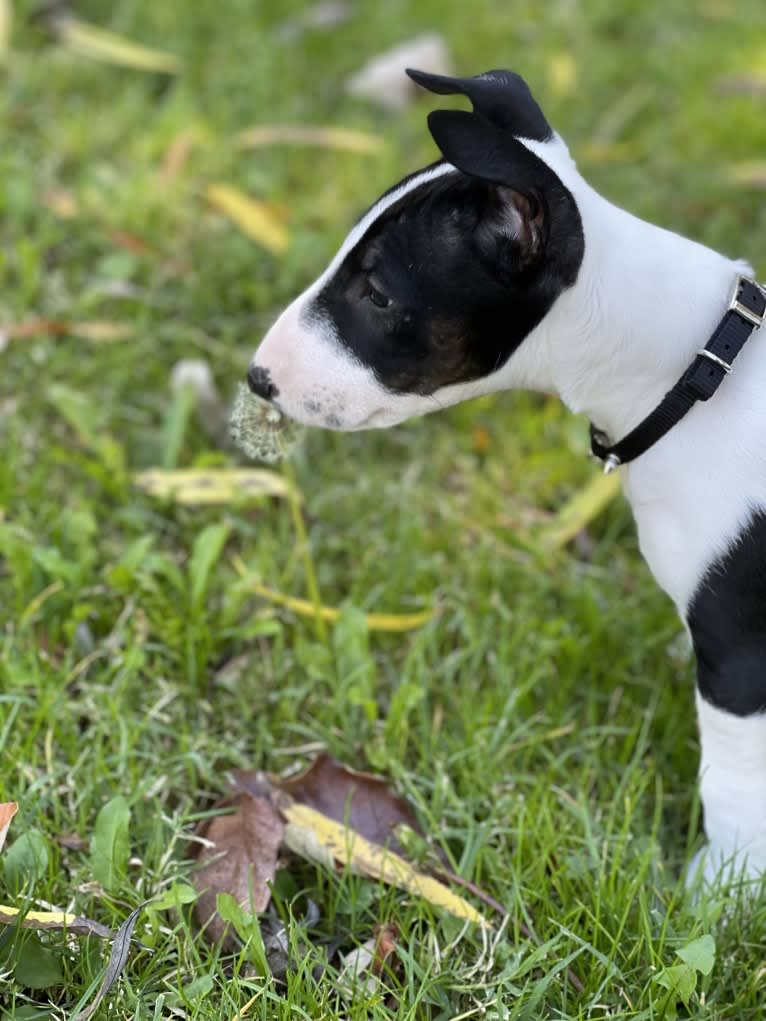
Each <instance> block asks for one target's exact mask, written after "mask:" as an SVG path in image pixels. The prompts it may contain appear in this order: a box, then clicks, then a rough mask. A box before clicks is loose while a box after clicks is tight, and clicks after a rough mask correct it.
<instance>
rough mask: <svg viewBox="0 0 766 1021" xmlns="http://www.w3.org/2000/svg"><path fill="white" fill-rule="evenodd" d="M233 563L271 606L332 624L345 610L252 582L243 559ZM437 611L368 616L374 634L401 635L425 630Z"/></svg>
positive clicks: (246, 583) (254, 590)
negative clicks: (400, 633) (395, 632)
mask: <svg viewBox="0 0 766 1021" xmlns="http://www.w3.org/2000/svg"><path fill="white" fill-rule="evenodd" d="M232 563H233V564H234V568H235V570H236V571H237V573H238V574H239V575H240V576H241V577H242V579H243V583H244V584H245V586H246V588H247V590H248V591H250V592H252V593H254V595H257V596H260V597H261V598H262V599H267V600H268V601H269V602H270V603H276V605H277V606H285V607H287V609H288V610H292V611H293V613H297V614H298V616H299V617H310V618H313V619H316V617H317V615H319V616H320V617H321V618H322V620H327V621H331V622H332V621H336V620H338V618H339V617H340V615H341V613H342V611H341V610H339V609H336V608H335V607H333V606H321V605H320V606H319V607H316V606H315V605H314V603H312V602H311V601H310V600H308V599H300V598H298V597H297V596H288V595H285V594H284V593H282V592H277V591H276V589H273V588H269V587H268V586H267V585H262V584H261V583H260V582H258V581H255V580H254V579H253V580H251V579H250V578H248V577H247V575H248V570H247V567H246V566H245V565H244V563H243V562H242V560H240V559H239V557H235V558H234V559H233V561H232ZM435 612H436V611H435V610H422V611H420V612H419V613H367V614H365V615H364V616H365V620H366V622H367V627H368V628H369V629H370V631H397V632H398V631H412V630H414V629H415V628H419V627H422V626H423V624H427V623H428V621H429V620H431V619H432V617H434V615H435Z"/></svg>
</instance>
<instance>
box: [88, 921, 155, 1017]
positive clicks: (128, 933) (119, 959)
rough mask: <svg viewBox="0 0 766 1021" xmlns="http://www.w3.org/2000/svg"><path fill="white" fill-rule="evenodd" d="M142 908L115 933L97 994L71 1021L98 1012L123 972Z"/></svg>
mask: <svg viewBox="0 0 766 1021" xmlns="http://www.w3.org/2000/svg"><path fill="white" fill-rule="evenodd" d="M143 907H144V905H143V904H141V905H140V906H139V907H137V908H136V910H135V911H132V912H131V913H130V914H129V915H128V917H127V918H126V919H125V921H124V922H123V923H122V925H121V926H120V928H119V929H118V930H117V932H116V933H115V937H114V942H113V943H112V952H111V954H110V955H109V961H108V962H107V965H106V970H105V971H104V977H103V979H102V980H101V985H100V986H99V989H98V992H97V993H96V995H95V996H94V997H93V1000H92V1001H91V1003H90V1005H89V1006H88V1007H86V1008H85V1009H84V1010H80V1011H78V1012H77V1014H76V1015H75V1016H74V1019H73V1021H88V1019H89V1018H90V1017H92V1016H93V1014H95V1012H96V1011H97V1010H98V1008H99V1006H100V1005H101V1003H102V1001H103V999H104V997H105V996H106V994H107V993H108V992H109V990H110V989H111V988H112V986H113V985H114V983H115V982H116V981H117V979H118V978H119V977H120V975H121V974H122V972H123V971H124V969H125V965H126V964H127V963H128V956H129V954H130V941H131V938H132V936H133V929H134V928H135V926H136V922H137V921H138V916H139V914H140V913H141V911H142V910H143Z"/></svg>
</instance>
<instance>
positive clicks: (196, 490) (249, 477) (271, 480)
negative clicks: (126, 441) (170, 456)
mask: <svg viewBox="0 0 766 1021" xmlns="http://www.w3.org/2000/svg"><path fill="white" fill-rule="evenodd" d="M133 482H134V484H135V485H136V486H138V488H139V489H142V490H143V491H144V492H145V493H148V494H149V495H150V496H155V497H157V498H158V499H165V500H168V499H169V500H174V501H175V502H176V503H180V504H183V505H184V506H187V507H206V506H215V505H219V504H224V505H226V504H231V503H237V502H243V501H248V500H255V499H259V498H262V497H285V498H288V497H289V496H290V495H291V487H290V483H289V482H288V481H287V480H286V479H285V478H283V477H282V476H281V475H279V474H278V473H277V472H273V471H269V470H268V469H266V468H183V469H181V468H177V469H173V470H164V469H162V468H150V469H149V470H148V471H142V472H137V473H136V474H135V475H134V476H133ZM296 496H297V498H298V499H299V498H300V497H299V496H298V494H296Z"/></svg>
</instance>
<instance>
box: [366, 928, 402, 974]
mask: <svg viewBox="0 0 766 1021" xmlns="http://www.w3.org/2000/svg"><path fill="white" fill-rule="evenodd" d="M374 933H375V958H374V960H373V962H372V970H373V972H374V973H375V974H376V975H380V973H381V972H382V971H383V969H384V968H385V967H386V964H387V961H388V959H389V957H390V956H391V954H393V952H394V951H395V950H396V941H397V939H398V938H399V930H398V928H397V927H396V926H395V925H394V924H393V922H382V923H381V924H380V925H376V926H375V929H374Z"/></svg>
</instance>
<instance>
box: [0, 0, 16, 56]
mask: <svg viewBox="0 0 766 1021" xmlns="http://www.w3.org/2000/svg"><path fill="white" fill-rule="evenodd" d="M12 26H13V10H12V8H11V0H0V64H2V63H3V61H4V60H5V58H6V55H7V54H8V50H9V49H10V46H11V28H12Z"/></svg>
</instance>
